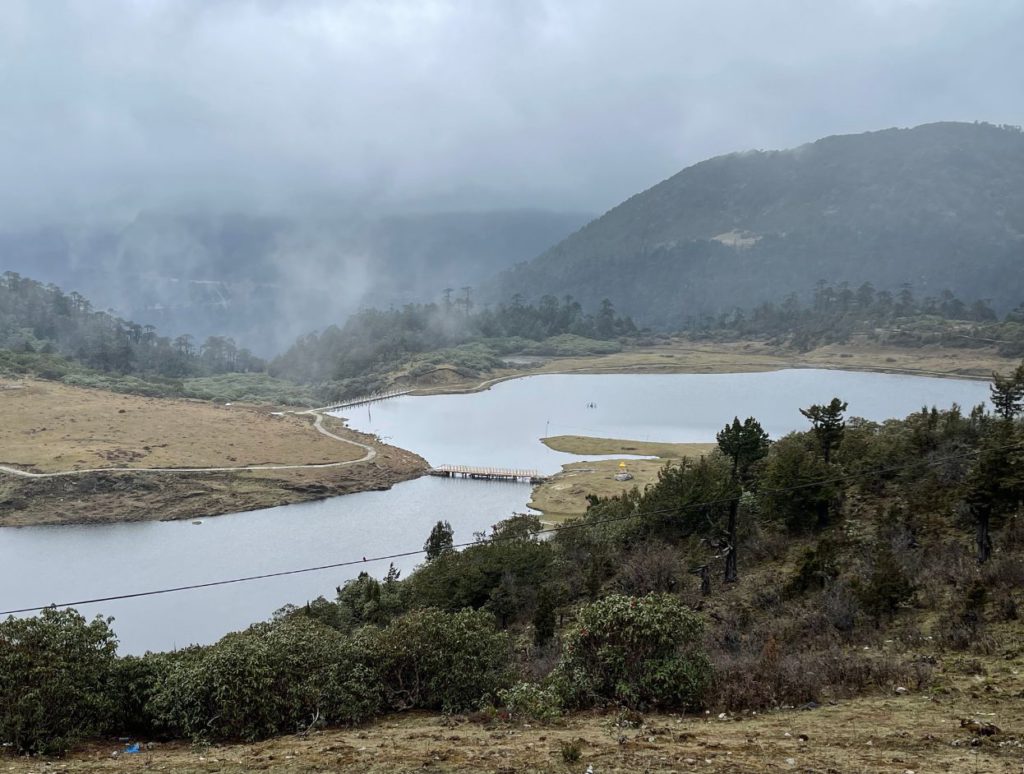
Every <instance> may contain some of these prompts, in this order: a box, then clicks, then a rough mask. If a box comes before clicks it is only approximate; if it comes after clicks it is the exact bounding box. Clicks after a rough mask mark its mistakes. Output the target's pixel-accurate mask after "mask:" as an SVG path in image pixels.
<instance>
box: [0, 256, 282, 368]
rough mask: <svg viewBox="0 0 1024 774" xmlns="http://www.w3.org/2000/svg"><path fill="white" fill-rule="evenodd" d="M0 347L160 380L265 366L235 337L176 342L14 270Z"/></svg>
mask: <svg viewBox="0 0 1024 774" xmlns="http://www.w3.org/2000/svg"><path fill="white" fill-rule="evenodd" d="M0 349H6V350H12V351H15V352H24V353H31V352H42V353H58V354H60V355H62V356H64V357H65V358H67V359H68V360H74V361H76V362H77V363H79V364H81V365H82V366H84V367H86V368H88V369H91V370H94V371H98V372H101V373H111V374H121V375H129V374H135V375H147V376H156V377H161V378H181V377H184V376H190V375H197V374H216V373H226V372H229V371H258V370H262V369H263V367H264V363H263V361H262V360H260V359H259V358H257V357H255V356H254V355H253V354H252V353H251V352H250V351H249V350H247V349H239V348H238V347H237V346H236V344H235V342H234V341H233V340H232V339H230V338H227V337H224V336H211V337H209V338H207V339H206V341H205V342H203V344H202V345H201V346H200V345H197V344H196V343H195V342H194V341H193V340H192V337H191V336H189V335H182V336H178V337H177V338H176V339H173V340H172V339H170V338H168V337H165V336H160V335H158V334H157V332H156V328H154V327H153V326H152V325H139V324H137V323H133V322H131V321H129V320H122V319H121V318H119V317H115V316H114V315H112V314H109V313H107V312H98V311H95V310H94V309H93V308H92V305H91V304H90V303H89V301H88V299H86V298H84V297H83V296H81V295H80V294H78V293H75V292H72V293H69V294H67V295H65V294H64V293H63V292H62V291H61V290H60V288H57V287H55V286H53V285H43V284H42V283H40V282H36V281H34V280H31V279H28V278H26V277H22V276H21V275H19V274H16V273H15V272H5V273H4V274H3V275H2V276H0ZM58 370H62V369H58ZM48 378H54V377H53V376H50V377H48Z"/></svg>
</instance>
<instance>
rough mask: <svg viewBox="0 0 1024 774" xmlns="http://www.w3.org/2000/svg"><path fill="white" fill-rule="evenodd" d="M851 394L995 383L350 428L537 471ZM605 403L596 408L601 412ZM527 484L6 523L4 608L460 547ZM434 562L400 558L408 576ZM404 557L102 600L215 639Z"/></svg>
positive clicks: (622, 387)
mask: <svg viewBox="0 0 1024 774" xmlns="http://www.w3.org/2000/svg"><path fill="white" fill-rule="evenodd" d="M833 395H838V396H840V397H842V398H843V399H844V400H847V401H848V402H849V404H850V409H849V413H850V414H851V415H859V416H864V417H866V418H869V419H875V420H883V419H885V418H888V417H894V416H904V415H906V414H908V413H909V412H911V411H914V410H916V409H918V408H920V407H921V406H923V405H929V406H930V405H938V406H942V407H948V406H949V405H950V404H952V403H954V402H956V403H959V404H960V405H962V406H965V407H968V406H972V405H975V404H977V403H980V402H982V401H983V400H985V399H986V397H987V395H988V387H987V384H985V383H984V382H976V381H966V380H956V379H933V378H925V377H912V376H893V375H886V374H874V373H859V372H844V371H815V370H788V371H777V372H770V373H753V374H717V375H704V374H673V375H599V376H596V375H545V376H537V377H531V378H528V379H519V380H514V381H509V382H503V383H500V384H498V385H495V386H494V387H493V388H492V389H490V390H488V391H485V392H479V393H472V394H468V395H442V396H432V397H401V398H396V399H393V400H390V401H386V402H384V403H379V404H373V405H371V406H370V407H369V408H367V407H361V408H358V409H353V410H351V412H350V414H349V417H348V418H349V422H350V424H351V425H352V426H353V427H355V428H357V429H361V430H369V431H371V432H374V433H377V434H378V435H380V436H381V437H382V438H384V439H385V440H387V441H388V442H389V443H392V444H396V445H398V446H402V447H404V448H408V449H412V450H413V451H416V452H418V453H420V454H422V455H423V456H424V457H426V458H427V460H428V461H429V462H431V463H432V464H443V463H453V464H469V465H490V466H508V467H522V468H537V469H539V470H542V471H544V472H547V473H551V472H555V471H557V470H558V468H559V466H560V465H561V464H563V463H565V462H569V461H573V460H575V459H579V458H577V457H574V456H573V455H569V454H562V453H559V452H554V451H551V450H549V449H547V448H546V447H545V446H543V445H542V444H541V443H539V440H538V439H539V438H540V437H542V436H544V435H545V434H548V435H562V434H574V435H594V436H604V437H612V438H616V437H617V438H631V439H634V440H659V441H711V440H713V439H714V434H715V432H716V431H717V430H718V429H719V428H721V426H722V425H723V424H725V423H726V422H727V421H729V420H731V419H732V417H733V416H734V415H736V414H738V415H740V417H745V416H748V415H753V416H756V417H758V418H759V419H760V420H761V422H762V423H763V424H764V426H765V427H766V428H767V429H768V430H769V432H771V434H772V435H773V436H774V437H778V436H779V435H781V434H783V433H785V432H788V431H790V430H794V429H798V428H802V427H804V426H805V425H806V423H805V420H804V419H803V417H801V416H800V414H799V412H798V410H797V409H798V408H799V407H800V406H806V405H809V404H810V403H815V402H817V403H821V402H826V401H828V400H830V399H831V398H832V397H833ZM588 404H592V405H593V407H589V405H588ZM529 494H530V490H529V487H528V486H525V485H523V484H509V483H488V482H480V481H449V480H446V479H436V478H430V477H425V478H421V479H417V480H415V481H409V482H406V483H403V484H399V485H397V486H395V487H393V488H392V489H391V490H389V491H385V492H365V493H360V494H353V495H347V496H344V497H337V498H332V499H330V500H324V501H320V502H312V503H301V504H296V505H288V506H282V507H278V508H268V509H263V510H259V511H250V512H248V513H238V514H230V515H226V516H219V517H216V518H210V519H204V520H203V523H202V524H201V525H198V526H197V525H193V524H192V523H190V522H187V521H185V522H142V523H129V524H111V525H99V526H59V527H26V528H9V529H0V610H6V609H10V608H15V607H23V606H26V607H27V606H31V605H40V604H49V603H51V602H62V601H71V600H79V599H87V598H93V597H103V596H111V595H115V594H120V593H128V592H137V591H146V590H149V589H157V588H163V587H170V586H180V585H187V584H194V583H204V582H209V581H216V580H221V579H225V578H233V577H239V576H248V575H257V574H262V573H270V572H278V571H282V570H288V569H292V568H300V567H310V566H316V565H324V564H332V563H335V562H342V561H346V560H361V558H362V557H364V556H366V557H373V556H376V555H382V554H389V553H399V552H403V551H408V550H412V549H416V548H419V547H420V546H422V544H423V540H424V539H425V537H426V535H427V533H428V532H429V530H430V527H431V526H432V525H433V524H434V522H436V521H437V520H438V519H447V520H448V521H450V522H451V523H452V526H453V527H454V529H455V533H456V540H460V541H462V540H470V539H472V536H473V533H474V532H476V531H486V530H487V529H488V528H489V527H490V525H491V524H493V523H494V522H496V521H497V520H499V519H502V518H505V517H507V516H508V515H510V514H511V513H512V512H514V511H522V510H524V508H525V504H526V502H527V501H528V500H529ZM417 561H418V557H409V558H405V559H401V560H396V561H395V565H396V567H398V568H399V569H401V570H402V571H403V572H405V573H407V572H408V571H409V570H411V569H412V568H413V567H414V566H415V565H416V563H417ZM387 565H388V562H386V561H383V562H367V563H365V564H364V563H362V562H361V561H360V562H359V564H357V565H355V566H352V567H346V568H341V569H336V570H328V571H320V572H313V573H308V574H300V575H290V576H286V577H279V578H272V579H267V580H260V581H254V582H251V583H243V584H235V585H227V586H217V587H214V588H207V589H199V590H193V591H185V592H180V593H175V594H166V595H161V596H152V597H143V598H139V599H132V600H121V601H117V602H107V603H103V604H99V605H86V606H82V607H81V608H80V610H81V612H82V613H83V614H85V615H86V616H90V617H91V616H93V615H95V614H97V613H102V614H104V615H111V616H114V617H115V621H114V624H113V627H114V629H115V631H116V632H117V634H118V637H119V638H120V642H121V646H120V649H121V652H122V653H141V652H143V651H145V650H167V649H172V648H175V647H183V646H185V645H188V644H191V643H196V642H198V643H208V642H212V641H215V640H216V639H218V638H219V637H220V636H222V635H223V634H225V633H226V632H228V631H232V630H236V629H241V628H244V627H245V626H247V625H248V624H249V623H252V622H254V621H259V620H265V619H267V618H268V617H269V616H270V615H271V614H272V613H273V612H274V610H276V609H277V608H279V607H281V606H282V605H284V604H287V603H289V602H293V603H302V602H304V601H306V600H308V599H312V598H314V597H317V596H319V595H325V596H328V597H331V596H332V595H333V593H334V588H335V586H337V585H339V584H341V583H343V582H344V581H345V580H346V579H348V578H351V577H354V576H355V575H357V574H358V573H359V572H360V571H361V570H363V569H365V570H366V571H368V572H370V573H371V574H374V575H376V576H378V577H380V576H382V575H383V574H384V573H385V572H386V571H387Z"/></svg>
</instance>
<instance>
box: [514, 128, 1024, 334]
mask: <svg viewBox="0 0 1024 774" xmlns="http://www.w3.org/2000/svg"><path fill="white" fill-rule="evenodd" d="M1022 269H1024V134H1022V133H1021V131H1020V129H1019V128H1018V127H1008V126H1004V127H999V126H993V125H991V124H966V123H936V124H926V125H923V126H918V127H916V128H914V129H887V130H884V131H878V132H867V133H864V134H857V135H843V136H834V137H827V138H824V139H821V140H818V141H817V142H813V143H810V144H808V145H803V146H800V147H799V148H794V149H792V150H783V151H749V152H743V153H734V154H730V155H727V156H720V157H717V158H713V159H709V160H707V161H704V162H701V163H699V164H696V165H694V166H692V167H689V168H687V169H684V170H683V171H682V172H680V173H678V174H676V175H674V176H673V177H671V178H669V179H667V180H665V181H664V182H662V183H659V184H658V185H656V186H654V187H653V188H650V189H649V190H647V191H644V192H643V193H640V194H637V195H636V196H633V197H632V198H630V199H628V200H627V201H625V202H623V203H622V204H620V205H619V206H617V207H615V208H614V209H612V210H611V211H609V212H608V213H606V214H605V215H603V216H602V217H600V218H598V219H597V220H595V221H593V222H591V223H590V224H588V225H587V226H586V227H584V228H582V229H581V230H580V231H578V232H577V233H575V234H573V235H572V236H570V237H568V238H567V239H565V240H564V241H562V242H561V243H560V244H558V245H556V246H555V247H553V248H551V249H550V250H548V251H547V252H545V253H543V254H542V255H540V256H539V257H537V258H535V259H534V260H532V261H530V262H529V263H526V264H522V265H519V266H517V267H515V268H513V269H511V270H509V271H508V272H506V273H505V274H504V275H503V276H502V278H501V279H500V281H499V282H497V283H496V288H497V291H496V292H497V293H498V294H499V295H503V296H505V297H507V296H509V295H511V294H513V293H521V294H523V296H524V297H526V298H527V299H531V298H537V297H539V296H540V295H541V294H544V293H554V294H556V295H560V294H563V293H572V294H573V295H574V296H575V297H576V298H578V299H579V300H580V302H581V303H583V304H584V305H587V304H593V303H596V302H597V301H599V300H600V299H601V298H605V297H608V298H611V299H612V300H613V301H615V303H616V305H617V306H618V308H619V309H620V310H622V312H624V313H626V314H629V315H631V316H633V318H634V319H635V320H636V321H637V323H638V324H641V325H652V326H655V327H659V328H667V329H672V328H678V327H679V326H680V325H682V323H683V321H684V320H685V319H686V318H688V317H701V316H704V315H707V314H711V315H718V314H721V313H723V312H729V311H731V310H732V309H734V308H736V307H740V308H743V309H749V308H751V307H753V306H756V305H758V304H761V303H765V302H769V301H775V302H777V301H778V299H781V298H784V297H785V296H786V295H788V294H789V293H791V292H792V293H796V294H797V295H798V296H799V297H800V298H801V299H803V300H806V299H807V298H808V296H809V294H810V292H811V291H812V290H813V288H814V286H815V284H816V283H817V282H818V281H819V280H825V281H826V282H828V283H829V284H832V285H838V284H839V283H842V282H846V283H848V284H849V285H850V286H851V287H854V288H856V287H859V286H860V285H861V284H863V283H865V282H870V283H872V284H873V285H874V287H875V288H877V289H878V290H880V291H887V292H891V293H896V292H898V291H899V288H900V287H901V286H902V285H903V284H904V283H911V284H912V285H913V286H914V288H915V289H916V290H917V292H919V293H921V294H923V295H926V296H937V295H938V294H939V292H941V291H942V290H943V289H945V288H953V289H955V291H956V293H957V294H958V295H959V296H960V297H962V298H970V299H978V298H981V299H990V301H991V304H992V306H993V308H994V309H995V310H996V311H998V312H1000V313H1004V312H1006V311H1008V310H1009V309H1011V308H1013V307H1015V306H1017V304H1019V303H1020V301H1021V298H1022V297H1024V287H1022V281H1024V280H1022V278H1024V271H1022Z"/></svg>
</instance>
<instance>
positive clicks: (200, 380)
mask: <svg viewBox="0 0 1024 774" xmlns="http://www.w3.org/2000/svg"><path fill="white" fill-rule="evenodd" d="M180 394H181V395H184V396H185V397H187V398H200V399H202V400H211V401H215V402H217V403H229V402H244V403H274V404H277V405H291V406H312V405H315V404H316V403H318V400H317V397H316V396H315V395H314V393H313V392H312V391H311V390H310V389H309V388H307V387H301V386H299V385H297V384H293V383H292V382H288V381H285V380H283V379H275V378H274V377H272V376H269V375H267V374H265V373H226V374H216V375H214V376H200V377H194V378H191V379H185V380H184V381H183V382H182V383H181V391H180Z"/></svg>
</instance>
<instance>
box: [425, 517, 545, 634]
mask: <svg viewBox="0 0 1024 774" xmlns="http://www.w3.org/2000/svg"><path fill="white" fill-rule="evenodd" d="M539 529H540V521H539V520H538V519H537V517H535V516H517V517H513V518H511V519H507V520H505V521H502V522H499V523H498V524H497V525H495V527H494V530H493V532H492V534H491V539H490V540H486V541H481V542H480V543H478V544H476V545H472V546H469V547H468V548H465V549H463V550H462V551H445V552H442V553H441V554H440V555H439V556H438V557H437V558H435V559H434V560H433V561H431V562H429V563H427V564H426V565H424V566H423V567H421V568H419V570H417V571H416V573H414V574H413V575H412V576H411V577H410V578H409V580H408V581H407V593H408V595H409V596H408V602H409V605H410V607H436V608H439V609H442V610H448V611H456V610H461V609H462V608H465V607H469V608H473V609H480V608H483V607H487V609H489V610H492V611H494V612H495V613H496V614H497V615H498V616H499V617H500V618H501V619H503V622H504V623H506V624H507V623H509V622H510V621H511V620H514V619H516V620H517V619H519V618H521V617H523V616H524V615H525V614H526V613H527V612H528V611H529V609H530V607H531V604H532V594H531V593H524V590H531V589H535V588H537V587H538V586H539V585H540V584H541V583H542V582H543V581H544V580H545V579H546V578H547V577H548V572H549V569H550V566H551V550H552V549H551V545H550V543H548V542H547V541H540V540H538V539H537V536H536V533H537V531H538V530H539ZM481 537H482V536H481Z"/></svg>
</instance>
